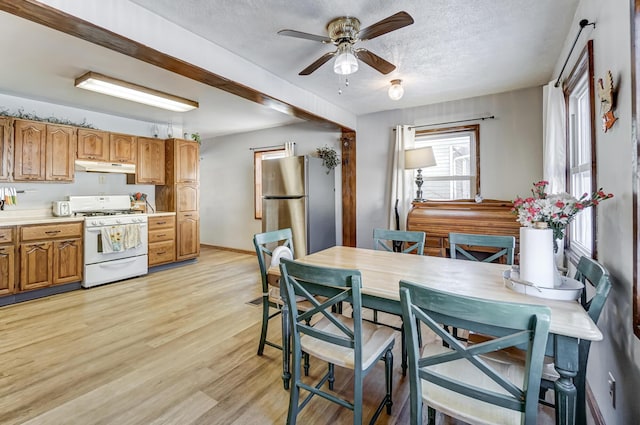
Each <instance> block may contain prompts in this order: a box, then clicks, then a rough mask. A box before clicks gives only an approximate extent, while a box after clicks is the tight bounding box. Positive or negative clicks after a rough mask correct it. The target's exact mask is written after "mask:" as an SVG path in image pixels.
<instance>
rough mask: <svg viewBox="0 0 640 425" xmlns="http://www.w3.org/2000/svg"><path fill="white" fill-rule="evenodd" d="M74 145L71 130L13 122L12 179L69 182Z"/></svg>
mask: <svg viewBox="0 0 640 425" xmlns="http://www.w3.org/2000/svg"><path fill="white" fill-rule="evenodd" d="M76 145H77V133H76V128H75V127H70V126H65V125H53V124H45V123H41V122H36V121H26V120H15V121H14V149H15V156H14V157H15V160H14V171H13V179H14V180H16V181H58V182H71V181H73V177H74V164H73V163H74V160H75V154H76Z"/></svg>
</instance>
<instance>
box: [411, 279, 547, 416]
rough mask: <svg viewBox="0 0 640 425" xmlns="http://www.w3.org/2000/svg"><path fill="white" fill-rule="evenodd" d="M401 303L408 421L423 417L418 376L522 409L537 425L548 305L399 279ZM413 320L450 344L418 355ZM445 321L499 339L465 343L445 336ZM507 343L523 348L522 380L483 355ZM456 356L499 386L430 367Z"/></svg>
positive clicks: (441, 385)
mask: <svg viewBox="0 0 640 425" xmlns="http://www.w3.org/2000/svg"><path fill="white" fill-rule="evenodd" d="M400 302H401V305H402V319H403V326H404V327H405V335H407V344H408V356H409V379H410V391H411V419H412V421H411V423H420V422H419V421H418V420H417V419H415V421H414V417H415V418H421V417H422V403H421V396H420V395H421V394H422V392H421V388H422V385H421V382H420V380H421V379H424V380H426V381H429V382H431V383H432V384H434V385H437V386H440V387H443V388H446V389H449V390H451V391H454V392H456V393H459V394H463V395H466V396H469V397H472V398H475V399H479V400H482V401H484V402H487V403H490V404H493V405H497V406H502V407H505V408H508V409H512V410H515V411H520V412H523V413H524V415H525V421H524V423H527V424H529V423H533V424H535V423H536V417H537V412H538V391H539V388H540V379H541V375H542V366H543V357H544V352H545V347H546V343H547V337H548V332H549V321H550V317H551V311H550V309H549V308H548V307H544V306H534V305H526V304H516V303H505V302H497V301H490V300H483V299H478V298H471V297H465V296H462V295H456V294H453V293H449V292H443V291H439V290H435V289H430V288H427V287H425V286H422V285H416V284H413V283H411V282H407V281H403V280H401V281H400ZM416 319H417V320H419V321H420V322H422V323H425V324H426V325H427V326H428V327H429V328H430V329H431V330H432V331H433V332H435V333H436V334H437V335H438V336H440V337H441V338H442V340H443V342H446V343H447V344H449V347H450V348H449V349H447V348H444V347H440V344H436V345H437V346H438V347H440V348H441V350H440V352H439V354H435V355H430V354H425V357H420V347H419V344H418V335H417V325H416ZM443 325H444V326H453V327H458V328H462V329H469V330H471V331H476V332H479V333H484V334H489V335H497V336H498V337H496V338H495V339H491V340H489V341H486V342H483V343H480V344H473V345H466V344H464V343H462V342H461V341H459V340H457V339H456V338H455V337H454V336H453V335H451V334H449V333H448V332H447V331H446V329H444V328H443ZM511 346H521V347H523V348H525V349H526V361H525V376H524V380H523V382H511V381H510V380H509V379H508V378H507V377H506V376H502V375H500V374H499V373H498V372H497V371H496V369H494V368H492V367H491V366H489V365H488V364H487V361H488V360H486V359H485V358H483V357H482V355H484V354H487V353H491V352H494V351H499V350H501V349H504V348H507V347H511ZM427 351H428V350H427ZM459 359H464V360H463V361H467V362H468V363H470V364H473V365H474V366H476V368H477V369H475V368H472V369H473V372H474V373H478V374H482V375H483V376H485V377H488V380H490V381H491V382H492V383H495V384H497V385H498V386H499V389H496V390H488V389H486V388H481V387H478V386H476V385H473V384H470V383H468V381H467V380H465V379H464V378H462V379H460V378H459V377H458V378H457V379H456V378H452V377H449V376H447V375H446V374H443V373H438V372H436V371H434V370H433V368H434V367H435V368H436V369H437V368H438V366H440V367H441V365H443V364H445V363H449V362H452V361H456V360H459ZM451 366H454V365H451ZM460 366H461V365H460V364H459V363H456V364H455V369H456V370H458V368H459V367H460ZM415 397H417V398H415ZM414 415H415V416H414Z"/></svg>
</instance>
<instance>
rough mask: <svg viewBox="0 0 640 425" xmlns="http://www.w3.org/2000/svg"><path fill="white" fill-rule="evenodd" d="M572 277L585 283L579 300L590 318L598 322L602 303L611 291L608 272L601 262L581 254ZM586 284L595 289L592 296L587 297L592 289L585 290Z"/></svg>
mask: <svg viewBox="0 0 640 425" xmlns="http://www.w3.org/2000/svg"><path fill="white" fill-rule="evenodd" d="M574 279H575V280H579V281H580V282H582V283H584V284H585V288H584V291H582V295H581V298H580V302H581V303H582V306H583V307H584V309H585V310H587V312H588V313H589V316H590V317H591V320H593V321H594V322H595V323H598V319H599V318H600V313H602V308H603V307H604V303H605V301H607V297H608V296H609V292H610V291H611V281H610V280H609V272H608V271H607V269H605V268H604V266H603V265H602V264H600V263H598V262H597V261H595V260H592V259H591V258H588V257H584V256H583V257H581V258H580V261H579V262H578V266H577V267H576V274H575V275H574ZM587 284H590V285H591V286H592V287H593V288H594V289H595V293H594V294H593V296H592V297H589V294H588V292H589V293H590V292H592V291H588V290H587Z"/></svg>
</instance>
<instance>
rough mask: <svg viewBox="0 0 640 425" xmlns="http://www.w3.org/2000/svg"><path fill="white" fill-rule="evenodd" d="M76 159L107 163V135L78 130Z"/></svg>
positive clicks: (103, 132)
mask: <svg viewBox="0 0 640 425" xmlns="http://www.w3.org/2000/svg"><path fill="white" fill-rule="evenodd" d="M78 159H88V160H92V161H105V162H107V161H109V133H108V132H106V131H100V130H93V129H87V128H79V129H78Z"/></svg>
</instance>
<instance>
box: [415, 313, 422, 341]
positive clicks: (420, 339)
mask: <svg viewBox="0 0 640 425" xmlns="http://www.w3.org/2000/svg"><path fill="white" fill-rule="evenodd" d="M416 330H417V331H418V347H420V348H422V329H420V320H419V319H416Z"/></svg>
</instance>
